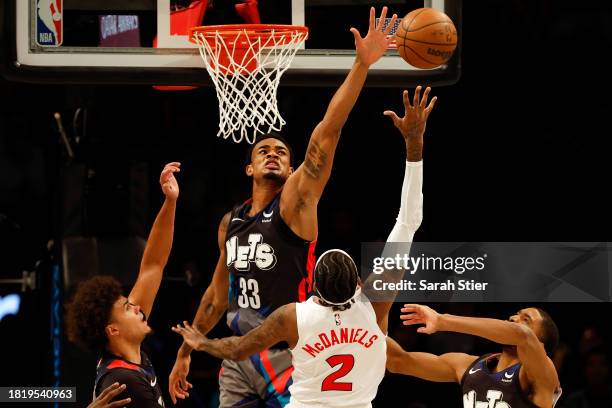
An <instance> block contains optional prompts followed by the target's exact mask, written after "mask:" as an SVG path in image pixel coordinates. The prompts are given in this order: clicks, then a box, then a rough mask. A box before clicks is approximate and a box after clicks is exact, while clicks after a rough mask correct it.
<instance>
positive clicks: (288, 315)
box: [172, 303, 298, 361]
mask: <svg viewBox="0 0 612 408" xmlns="http://www.w3.org/2000/svg"><path fill="white" fill-rule="evenodd" d="M172 330H174V331H175V332H177V333H178V334H180V335H181V336H183V341H184V342H185V343H187V344H189V345H190V346H191V347H193V348H194V349H195V350H198V351H205V352H207V353H208V354H211V355H213V356H215V357H217V358H222V359H226V360H233V361H240V360H244V359H245V358H247V357H248V356H250V355H252V354H255V353H259V352H260V351H263V350H265V349H267V348H270V346H273V345H274V344H276V343H279V342H281V341H286V342H287V343H289V347H291V348H293V347H295V344H296V343H297V340H298V333H297V321H296V315H295V303H290V304H288V305H285V306H283V307H280V308H278V309H276V310H275V311H274V312H273V313H272V314H271V315H270V316H268V317H267V318H266V320H264V322H263V323H262V324H261V325H260V326H258V327H256V328H255V329H253V330H251V331H250V332H248V333H247V334H245V335H244V336H232V337H225V338H223V339H208V338H206V336H204V335H203V334H202V333H201V332H200V331H199V330H198V329H197V328H196V327H194V326H190V325H189V323H187V322H184V327H182V326H180V325H178V326H176V327H173V328H172Z"/></svg>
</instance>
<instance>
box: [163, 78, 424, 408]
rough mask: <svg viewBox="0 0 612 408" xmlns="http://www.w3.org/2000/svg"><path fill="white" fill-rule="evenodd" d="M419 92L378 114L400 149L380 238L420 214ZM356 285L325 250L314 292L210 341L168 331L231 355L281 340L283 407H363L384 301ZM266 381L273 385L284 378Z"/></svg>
mask: <svg viewBox="0 0 612 408" xmlns="http://www.w3.org/2000/svg"><path fill="white" fill-rule="evenodd" d="M420 92H421V87H417V90H416V91H415V96H414V104H413V105H410V102H409V101H408V92H407V91H404V105H405V109H406V112H405V115H404V117H403V118H399V117H398V116H397V115H396V114H395V113H393V112H391V111H387V112H385V115H387V116H390V117H391V118H392V119H393V122H394V124H395V126H396V127H397V128H398V129H399V130H400V131H401V133H402V136H403V137H404V140H405V142H406V153H407V161H406V170H405V174H404V184H403V187H402V202H401V207H400V212H399V215H398V217H397V222H396V224H395V226H394V228H393V230H392V231H391V233H390V234H389V237H388V239H387V242H412V238H413V236H414V233H415V231H416V230H417V229H418V227H419V226H420V224H421V220H422V204H423V198H422V193H421V191H422V183H423V167H422V150H423V134H424V132H425V124H426V121H427V117H428V116H429V113H430V112H431V110H432V109H433V106H434V104H435V100H436V98H434V99H432V101H431V102H430V103H429V105H428V104H427V99H428V95H429V92H430V88H427V89H426V90H425V93H424V95H423V98H422V99H421V98H420ZM361 286H362V285H361V281H360V279H359V274H358V270H357V266H356V265H355V262H354V261H353V260H352V258H351V257H350V256H349V255H348V254H347V253H346V252H344V251H342V250H339V249H332V250H330V251H327V252H325V253H323V254H322V255H321V256H320V258H319V260H318V261H317V263H316V265H315V270H314V284H313V289H314V291H315V294H316V296H312V297H310V298H309V299H308V300H307V301H305V302H302V303H290V304H288V305H285V306H283V307H281V308H279V309H277V310H275V311H274V312H273V313H272V314H271V315H270V316H268V318H266V320H265V321H264V323H263V324H262V325H260V326H259V327H257V328H255V329H253V330H251V331H250V332H248V333H247V334H246V335H244V336H233V337H226V338H224V339H215V340H211V339H207V338H206V337H205V336H204V335H203V334H201V333H200V332H199V331H198V330H197V328H195V327H193V326H191V325H189V323H188V322H186V321H185V322H183V324H184V327H183V326H180V325H178V326H176V327H174V328H173V330H174V331H175V332H177V333H179V334H181V335H182V336H183V339H184V341H185V342H186V343H187V344H188V345H189V346H190V347H192V348H194V349H196V350H200V351H206V352H208V353H209V354H212V355H213V356H215V357H218V358H223V359H229V360H235V361H239V360H243V359H246V358H248V357H249V356H250V355H253V354H254V353H258V352H260V351H262V350H265V349H267V348H269V347H270V346H272V345H275V344H277V343H280V342H286V343H288V345H289V347H290V349H291V355H292V363H293V368H294V369H293V372H289V374H291V375H292V380H293V384H292V385H291V386H290V387H289V391H290V393H291V399H290V402H289V405H288V407H291V408H302V407H347V408H348V407H356V408H357V407H359V408H361V407H370V406H371V402H372V400H373V399H374V397H375V396H376V391H377V389H378V385H379V384H380V382H381V381H382V378H383V376H384V373H385V364H386V350H387V345H386V331H387V316H388V313H389V309H390V308H391V304H392V299H391V301H384V302H370V301H369V300H368V294H367V293H363V292H362V291H361ZM365 287H371V286H370V285H366V286H364V288H365ZM364 291H365V289H364ZM271 380H272V383H273V384H274V383H275V382H276V381H278V382H279V383H283V382H284V381H286V379H283V378H277V379H275V378H272V379H271Z"/></svg>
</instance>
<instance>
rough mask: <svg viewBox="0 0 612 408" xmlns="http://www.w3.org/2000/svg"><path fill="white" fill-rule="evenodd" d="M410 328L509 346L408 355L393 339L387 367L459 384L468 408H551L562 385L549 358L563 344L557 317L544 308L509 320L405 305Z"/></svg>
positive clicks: (389, 342) (388, 351) (527, 311)
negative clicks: (484, 351) (481, 351)
mask: <svg viewBox="0 0 612 408" xmlns="http://www.w3.org/2000/svg"><path fill="white" fill-rule="evenodd" d="M402 312H403V313H406V314H404V315H402V316H401V319H402V320H404V324H405V325H416V324H424V325H425V326H423V327H419V328H418V329H417V332H419V333H426V334H432V333H435V332H439V331H450V332H456V333H464V334H471V335H474V336H479V337H484V338H486V339H488V340H491V341H494V342H496V343H499V344H501V345H503V349H502V351H501V353H497V354H487V355H485V356H482V357H477V356H472V355H469V354H465V353H447V354H443V355H441V356H436V355H434V354H429V353H418V352H406V351H404V350H402V348H401V347H400V346H399V345H398V344H397V343H396V342H395V341H393V340H391V339H390V338H388V341H387V345H388V349H387V368H388V369H389V371H391V372H394V373H400V374H406V375H412V376H415V377H419V378H423V379H425V380H429V381H438V382H458V383H459V384H461V387H462V393H463V406H464V407H465V408H478V407H483V406H484V407H496V408H522V407H526V408H527V407H529V408H531V407H541V408H544V407H545V408H551V407H554V405H555V403H556V402H557V400H558V399H559V397H560V396H561V386H560V384H559V378H558V376H557V371H556V369H555V366H554V364H553V362H552V360H551V359H550V357H549V355H551V354H552V352H553V351H554V349H555V347H556V346H557V343H558V340H559V332H558V330H557V327H556V325H555V323H554V322H553V320H552V319H551V317H550V316H549V315H548V314H547V313H546V312H545V311H543V310H541V309H538V308H533V307H532V308H526V309H522V310H519V311H518V313H516V314H515V315H513V316H511V317H510V318H509V319H508V321H504V320H497V319H484V318H476V317H463V316H453V315H449V314H438V313H437V312H436V311H435V310H433V309H431V308H429V307H427V306H422V305H404V308H403V309H402Z"/></svg>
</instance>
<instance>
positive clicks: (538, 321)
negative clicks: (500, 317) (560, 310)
mask: <svg viewBox="0 0 612 408" xmlns="http://www.w3.org/2000/svg"><path fill="white" fill-rule="evenodd" d="M510 321H512V322H515V323H521V324H524V325H526V326H529V328H531V330H533V332H534V333H535V335H536V336H537V337H538V339H540V341H541V342H542V343H543V344H544V349H546V353H547V354H548V355H549V356H550V355H552V353H553V352H554V351H555V349H556V348H557V345H558V344H559V329H558V328H557V325H556V324H555V322H554V321H553V319H552V318H551V317H550V315H549V314H548V313H546V312H545V311H544V310H542V309H540V308H537V307H528V308H526V309H521V310H519V311H518V313H516V314H515V315H512V316H510Z"/></svg>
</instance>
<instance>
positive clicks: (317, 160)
mask: <svg viewBox="0 0 612 408" xmlns="http://www.w3.org/2000/svg"><path fill="white" fill-rule="evenodd" d="M386 13H387V8H386V7H384V8H383V11H382V13H381V21H384V20H385V16H386ZM396 18H397V16H395V15H394V16H393V19H392V22H391V24H389V25H388V28H387V30H385V31H383V27H382V25H379V26H378V27H377V26H376V23H375V11H374V8H373V7H372V8H371V10H370V26H369V30H368V34H367V36H366V37H365V38H361V35H360V34H359V32H358V31H357V30H356V29H354V28H351V32H352V33H353V36H354V37H355V47H356V52H357V58H356V59H355V63H354V64H353V67H352V69H351V71H350V72H349V74H348V76H347V77H346V79H345V80H344V83H343V84H342V85H341V86H340V88H339V89H338V91H336V94H335V95H334V97H333V98H332V100H331V102H330V103H329V106H328V108H327V112H326V113H325V116H324V117H323V120H322V121H321V122H320V123H319V124H318V125H317V127H316V128H315V130H314V131H313V133H312V136H311V137H310V142H309V143H308V149H307V150H306V157H305V159H304V163H302V165H301V166H300V167H299V168H298V169H297V170H296V171H295V173H294V174H293V175H291V177H289V179H288V180H287V182H286V183H285V187H284V188H283V192H282V195H281V207H280V208H281V216H282V218H283V220H284V221H285V222H286V223H287V225H289V227H290V228H291V230H292V231H293V232H295V233H296V234H297V235H298V236H300V237H302V238H303V239H305V240H307V241H314V240H315V239H317V203H318V202H319V199H320V198H321V194H322V193H323V189H324V188H325V185H326V184H327V181H328V180H329V176H330V175H331V169H332V163H333V160H334V154H335V152H336V146H337V145H338V140H339V138H340V131H341V129H342V127H343V126H344V123H345V122H346V120H347V119H348V116H349V114H350V112H351V110H352V109H353V106H355V103H356V102H357V98H358V97H359V94H360V93H361V89H362V88H363V84H364V82H365V80H366V76H367V74H368V69H369V67H370V65H372V64H373V63H375V62H376V61H377V60H378V59H379V58H380V57H381V56H382V55H383V54H384V53H385V51H386V50H387V46H388V43H389V39H388V38H387V34H388V29H389V27H391V26H393V22H394V21H395V19H396Z"/></svg>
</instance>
